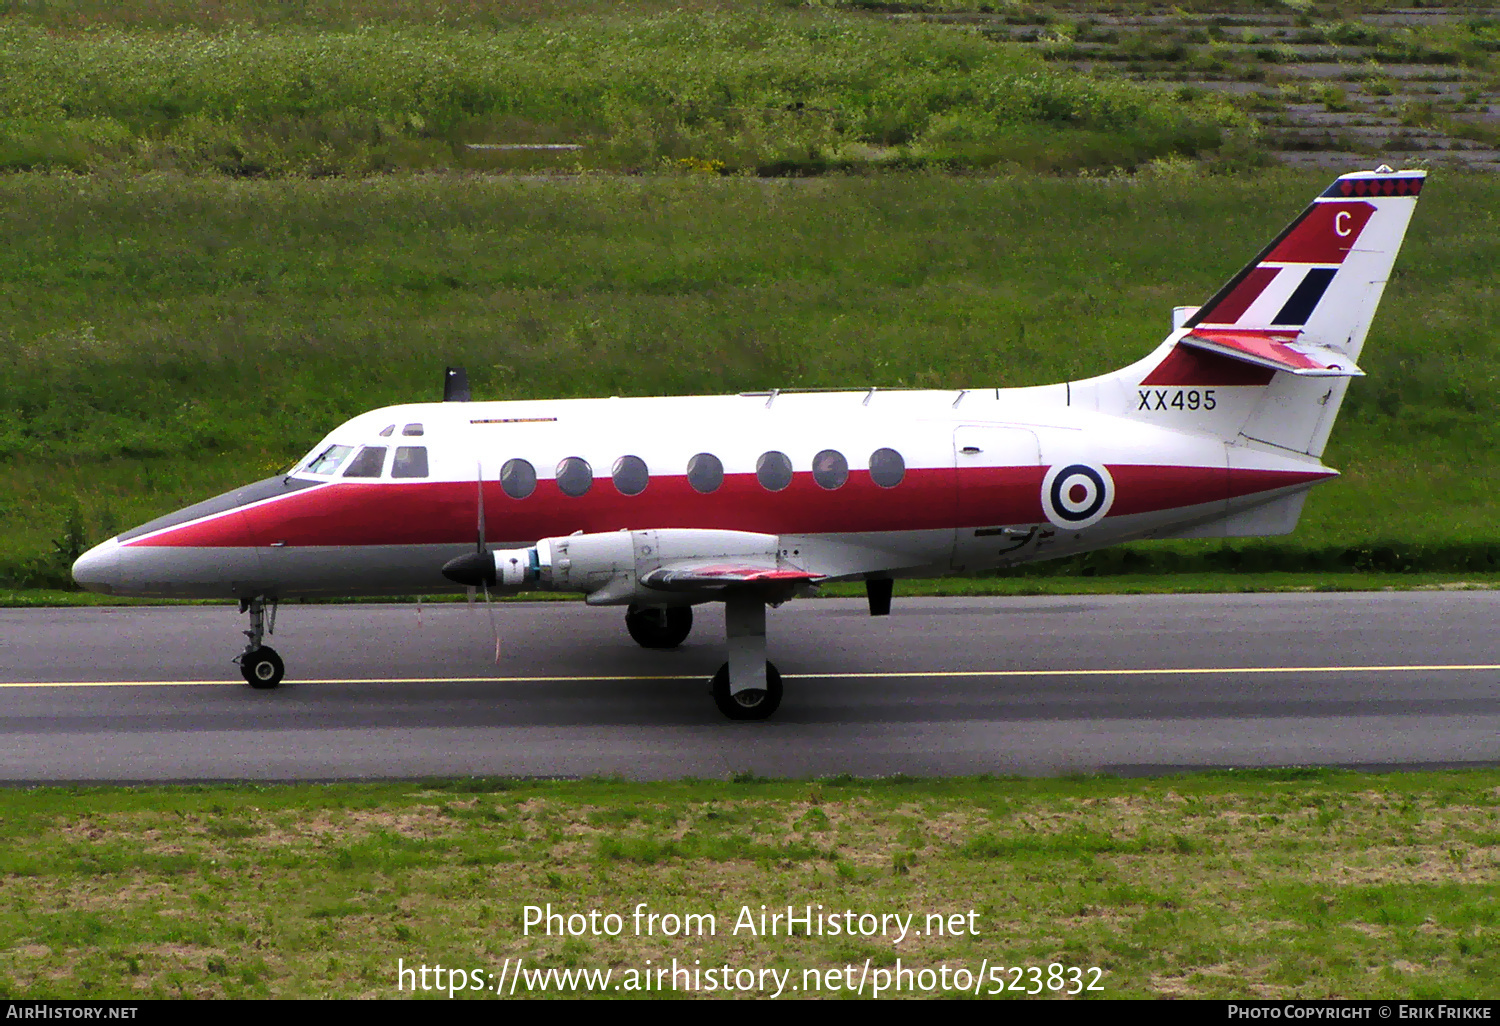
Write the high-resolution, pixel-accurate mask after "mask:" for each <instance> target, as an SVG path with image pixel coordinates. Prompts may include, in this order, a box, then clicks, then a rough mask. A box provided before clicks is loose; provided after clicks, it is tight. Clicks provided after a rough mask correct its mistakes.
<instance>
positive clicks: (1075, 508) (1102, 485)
mask: <svg viewBox="0 0 1500 1026" xmlns="http://www.w3.org/2000/svg"><path fill="white" fill-rule="evenodd" d="M1114 501H1115V482H1114V479H1113V478H1112V477H1110V476H1109V471H1108V470H1106V469H1105V468H1104V467H1102V466H1100V467H1091V466H1088V465H1087V464H1084V463H1073V464H1069V465H1068V466H1064V467H1053V468H1052V469H1051V470H1049V471H1047V476H1046V477H1045V478H1043V479H1042V512H1043V513H1045V514H1046V515H1047V519H1048V520H1050V521H1051V522H1052V523H1054V524H1056V525H1057V526H1058V527H1065V528H1072V529H1074V530H1077V529H1079V528H1083V527H1092V526H1093V525H1095V524H1097V523H1098V522H1099V521H1101V520H1103V519H1104V516H1105V514H1106V513H1108V512H1109V507H1110V506H1112V505H1113V504H1114Z"/></svg>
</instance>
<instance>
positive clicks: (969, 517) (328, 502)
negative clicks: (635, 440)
mask: <svg viewBox="0 0 1500 1026" xmlns="http://www.w3.org/2000/svg"><path fill="white" fill-rule="evenodd" d="M1109 470H1110V474H1111V475H1112V476H1113V478H1114V481H1115V489H1116V495H1115V501H1114V504H1113V506H1112V507H1111V509H1110V516H1111V517H1116V516H1125V515H1129V514H1133V513H1154V512H1161V511H1163V510H1170V509H1176V508H1179V507H1184V506H1199V505H1202V504H1204V503H1210V502H1222V501H1224V500H1225V499H1228V498H1233V497H1237V496H1242V495H1249V494H1253V493H1256V492H1263V491H1270V490H1274V489H1277V488H1285V487H1289V486H1291V485H1297V484H1306V483H1311V482H1312V481H1316V480H1320V479H1322V478H1325V477H1330V476H1332V474H1331V472H1294V471H1279V470H1229V469H1226V468H1224V467H1175V466H1138V465H1120V466H1111V467H1110V468H1109ZM1045 472H1046V468H1045V467H989V468H979V467H976V468H969V469H965V470H964V471H962V473H959V472H957V471H955V470H953V469H951V468H938V469H930V470H908V471H907V473H906V478H905V480H904V481H902V483H901V484H900V485H898V486H897V487H895V488H881V487H879V486H877V485H876V484H875V483H874V482H872V481H871V480H870V476H869V474H868V473H867V472H854V473H851V474H850V475H849V481H848V483H847V484H846V485H845V486H844V487H842V488H840V489H837V490H835V491H826V490H824V489H823V488H820V487H818V485H817V484H816V483H815V482H814V481H813V479H812V475H811V474H807V473H801V474H797V475H796V476H795V478H794V480H793V482H792V484H791V486H790V487H788V488H786V489H784V490H783V491H780V492H768V491H766V490H765V489H764V488H762V487H761V486H760V484H759V483H758V482H757V481H756V480H755V477H754V476H753V475H750V474H738V475H732V476H729V477H726V478H725V479H724V484H723V486H722V487H721V488H720V489H719V490H718V491H717V492H714V493H713V494H711V495H700V494H698V493H697V492H695V491H694V490H693V489H692V488H691V487H690V486H689V485H688V483H687V480H686V478H683V477H657V478H653V479H652V481H651V484H650V486H649V487H648V488H647V489H646V491H645V492H643V493H641V494H640V495H635V496H624V495H620V494H619V493H618V492H616V491H615V489H614V486H613V485H612V484H611V483H610V481H609V480H608V479H607V478H601V479H600V480H598V481H596V482H595V483H594V487H593V488H592V489H591V490H590V491H589V493H588V494H587V495H583V496H579V497H576V498H575V497H570V496H565V495H563V494H562V493H561V492H560V491H558V489H557V485H556V484H555V483H554V482H552V481H541V482H538V485H537V490H536V492H535V493H534V494H533V495H531V496H530V497H528V498H526V499H519V500H518V499H512V498H510V497H509V496H507V495H505V494H504V492H502V491H501V490H500V486H499V484H498V483H496V482H486V483H485V500H484V501H485V515H486V528H487V530H486V533H487V535H488V540H490V541H496V542H504V541H512V542H514V541H533V540H535V539H537V538H548V537H556V536H560V535H566V534H571V533H573V532H574V531H583V532H586V533H595V532H600V531H617V530H620V529H621V528H631V529H647V528H672V527H697V528H713V529H718V530H727V531H753V532H757V533H761V534H840V533H852V532H877V531H921V530H941V529H944V528H952V527H984V526H990V525H994V524H1034V523H1041V522H1042V521H1043V520H1044V519H1045V517H1044V515H1043V514H1042V506H1041V484H1042V478H1043V476H1044V474H1045ZM477 521H478V512H477V509H476V503H475V490H474V485H473V483H472V482H467V481H425V482H413V483H410V484H408V483H380V484H374V483H358V484H356V483H352V482H338V483H335V484H331V485H328V486H326V487H323V488H314V489H309V490H307V491H302V492H293V493H291V494H289V495H287V496H285V497H284V498H280V499H275V500H272V501H270V502H266V503H262V504H260V505H258V506H252V507H249V508H242V509H238V510H234V511H232V512H229V513H225V514H223V515H221V516H217V517H214V518H212V519H209V520H204V521H200V522H199V523H196V524H186V525H184V526H182V527H178V528H171V529H168V530H165V531H162V532H161V533H159V534H156V535H151V536H148V537H144V538H141V539H139V540H134V541H130V542H127V543H126V544H127V545H128V546H142V547H151V546H165V547H192V548H221V547H241V546H245V545H251V546H255V547H269V546H275V545H285V546H286V547H289V548H291V547H298V546H307V545H338V546H359V545H431V544H454V543H459V542H470V541H472V540H473V538H474V532H475V527H476V524H477Z"/></svg>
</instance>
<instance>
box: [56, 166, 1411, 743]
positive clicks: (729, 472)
mask: <svg viewBox="0 0 1500 1026" xmlns="http://www.w3.org/2000/svg"><path fill="white" fill-rule="evenodd" d="M1424 177H1425V175H1424V172H1421V171H1399V172H1394V171H1391V170H1390V169H1389V168H1386V167H1382V168H1380V169H1378V170H1376V171H1362V172H1358V173H1355V174H1348V175H1344V176H1342V177H1340V178H1339V179H1338V180H1337V181H1335V182H1334V183H1333V185H1332V186H1331V187H1330V188H1329V189H1328V190H1327V191H1326V192H1324V193H1323V194H1322V195H1320V196H1318V197H1317V198H1316V199H1315V200H1313V202H1312V204H1311V205H1310V206H1309V207H1308V208H1307V209H1306V210H1305V211H1303V213H1302V214H1301V216H1300V217H1298V218H1297V219H1296V220H1295V221H1293V222H1292V224H1291V225H1290V226H1288V227H1287V228H1286V229H1285V230H1284V231H1282V232H1281V234H1280V235H1278V236H1276V238H1275V239H1274V240H1273V241H1272V242H1271V243H1270V245H1268V246H1267V247H1266V248H1265V249H1264V250H1263V251H1262V252H1261V254H1260V255H1259V256H1257V257H1256V258H1255V259H1254V260H1252V261H1251V262H1250V263H1249V265H1248V266H1246V267H1245V268H1244V270H1242V271H1240V273H1239V274H1237V275H1235V276H1234V278H1232V279H1231V280H1230V281H1229V283H1228V284H1227V285H1225V286H1224V287H1223V288H1222V289H1220V290H1219V291H1218V293H1217V294H1215V295H1214V296H1213V298H1211V299H1210V300H1208V302H1207V303H1205V304H1204V305H1203V306H1202V307H1199V308H1197V309H1191V308H1181V309H1179V310H1178V312H1177V317H1176V320H1177V325H1176V327H1175V328H1174V330H1173V331H1172V333H1171V334H1170V335H1168V336H1167V338H1166V340H1165V341H1164V342H1162V343H1161V345H1159V346H1158V347H1157V348H1156V349H1155V350H1154V351H1153V352H1152V353H1151V355H1150V356H1148V357H1146V358H1145V359H1143V360H1141V361H1139V362H1137V363H1134V364H1131V365H1130V366H1128V367H1126V368H1124V369H1123V370H1119V371H1116V372H1114V373H1112V374H1106V375H1103V376H1101V377H1096V378H1089V379H1087V380H1084V381H1074V382H1069V383H1066V384H1060V385H1048V386H1041V387H1032V388H1007V389H1001V388H972V389H962V390H959V391H900V390H895V391H885V390H879V389H875V388H870V389H867V390H861V391H829V392H800V391H799V392H791V391H777V390H772V391H769V392H756V393H747V394H742V395H732V396H713V397H686V396H685V397H677V398H660V399H619V398H615V399H578V400H571V399H570V400H555V401H545V400H523V401H515V402H472V401H468V395H467V391H468V389H467V385H466V384H465V383H464V382H463V377H462V372H461V371H457V370H455V369H450V371H449V382H448V384H449V387H448V388H447V389H446V390H445V392H446V394H445V401H444V402H442V403H423V404H415V405H408V406H391V407H386V408H385V409H380V410H374V411H371V412H369V413H364V414H361V415H360V416H357V417H355V418H353V419H352V420H350V421H348V422H347V423H345V424H342V425H340V426H339V427H338V428H337V429H335V430H334V431H333V432H332V433H331V434H329V435H328V437H327V438H325V439H324V440H323V441H321V442H319V443H318V445H317V446H316V447H314V449H313V450H312V452H310V453H309V454H308V455H307V457H306V458H305V459H303V460H301V461H300V462H299V463H297V464H296V465H295V466H294V467H293V468H292V469H291V470H290V471H288V472H287V473H286V474H282V475H278V476H276V477H273V478H269V479H267V480H264V481H260V482H257V483H255V484H252V485H248V486H246V487H244V488H241V489H239V490H237V491H233V492H229V493H227V494H225V495H221V496H219V497H217V498H214V499H209V500H208V501H206V502H201V503H198V504H197V505H194V506H189V507H187V508H186V509H182V510H178V511H177V512H175V513H171V514H168V515H167V516H164V517H161V518H160V519H157V520H153V521H151V522H150V523H147V524H143V525H141V526H140V527H137V528H135V529H133V530H130V531H126V532H124V533H123V534H121V535H119V536H118V537H115V538H112V539H110V540H109V541H107V542H104V543H103V544H101V545H99V546H97V547H95V548H94V549H92V550H90V551H89V552H87V553H85V554H84V555H83V556H82V557H81V558H80V559H79V560H78V561H77V563H76V564H75V565H74V567H73V574H74V577H75V578H76V579H77V581H78V583H79V584H81V585H83V586H84V587H86V588H89V589H91V590H94V591H100V592H104V593H106V594H112V595H140V596H159V597H232V598H237V599H239V602H240V610H241V612H247V611H248V612H249V614H250V629H249V630H248V631H246V632H245V633H246V635H247V636H248V637H249V644H248V645H247V646H246V649H245V651H244V653H243V654H242V655H240V656H239V658H238V662H239V664H240V669H241V671H242V673H243V675H244V677H245V679H246V680H247V681H248V682H249V683H250V684H251V685H252V686H254V687H257V688H274V687H275V686H276V685H277V684H278V683H280V681H281V679H282V674H283V665H282V661H281V659H280V658H279V657H278V656H277V654H276V653H275V652H274V651H273V650H272V649H270V648H268V647H266V646H265V645H264V644H263V643H262V641H263V637H264V635H265V634H266V633H268V631H267V630H266V616H265V614H266V611H267V607H269V609H270V613H271V626H272V628H274V621H275V604H276V603H277V602H278V601H279V600H281V599H285V598H289V597H295V596H314V595H376V594H423V593H432V592H437V591H443V590H451V589H455V588H456V587H459V586H469V587H476V586H481V585H482V586H487V587H489V588H493V589H495V590H498V591H504V592H514V591H521V590H528V589H551V590H558V591H573V592H582V593H583V594H584V595H585V596H586V601H587V602H589V603H590V604H592V605H622V606H626V607H627V611H626V614H625V624H626V627H627V628H628V629H629V632H630V635H631V636H632V637H633V638H634V639H635V640H636V641H637V642H639V643H640V644H641V645H644V646H646V647H648V648H670V647H673V646H676V645H678V644H680V643H681V642H682V641H683V640H684V639H685V638H686V637H687V635H688V632H689V630H690V629H691V626H692V606H693V605H695V604H697V603H701V602H709V601H721V602H723V603H724V604H725V607H726V617H725V619H726V624H727V630H726V634H727V636H728V661H727V662H726V663H725V664H724V666H722V667H721V668H720V669H719V672H718V673H717V674H716V675H715V676H714V678H713V683H712V691H713V696H714V700H715V702H716V703H717V705H718V707H719V709H720V710H721V711H722V712H723V713H724V714H725V715H726V716H728V717H730V718H731V719H759V718H763V717H766V716H769V715H770V714H771V713H772V712H774V711H775V709H776V707H777V705H778V704H779V703H780V701H781V694H782V686H781V678H780V675H779V674H778V673H777V671H776V668H775V667H774V666H772V665H771V664H770V663H768V662H767V661H766V607H767V605H777V604H779V603H781V602H783V601H785V600H787V599H789V598H792V597H794V596H796V595H799V594H804V593H807V592H808V591H810V590H812V589H813V588H814V587H815V586H816V585H817V584H819V583H820V582H824V581H839V580H858V581H864V582H866V588H867V590H868V596H869V606H870V612H871V614H872V615H875V616H880V615H883V614H885V613H887V612H889V610H890V603H891V593H892V581H893V580H894V579H895V578H898V577H919V576H935V575H943V574H955V573H965V572H972V571H977V570H988V569H993V568H998V567H1007V566H1013V565H1015V564H1018V563H1023V562H1027V561H1031V560H1038V559H1052V558H1056V557H1058V556H1065V555H1069V554H1072V553H1078V552H1084V551H1087V550H1090V549H1097V548H1101V547H1103V546H1107V545H1114V544H1116V543H1118V542H1123V541H1128V540H1134V539H1145V538H1206V537H1215V538H1219V537H1242V536H1252V535H1278V534H1285V533H1287V532H1289V531H1291V530H1292V528H1293V527H1294V526H1295V525H1296V523H1297V518H1298V516H1299V514H1300V513H1301V509H1302V503H1303V500H1304V499H1305V498H1306V496H1307V492H1308V490H1309V489H1310V488H1311V487H1312V486H1313V485H1314V484H1316V483H1318V482H1319V481H1323V480H1326V479H1328V478H1331V477H1333V476H1335V475H1336V471H1333V470H1330V469H1328V468H1327V467H1325V466H1323V465H1322V462H1321V460H1320V456H1321V454H1322V452H1323V448H1324V445H1325V443H1326V441H1327V439H1328V434H1329V430H1330V429H1331V428H1332V426H1333V421H1334V417H1335V416H1336V415H1337V413H1338V409H1339V404H1340V402H1341V401H1342V400H1343V397H1344V392H1345V389H1346V388H1347V387H1348V383H1349V379H1350V378H1351V377H1353V376H1357V375H1360V374H1362V373H1363V372H1362V371H1361V370H1360V369H1359V368H1358V366H1357V365H1356V363H1355V361H1356V360H1357V359H1358V358H1359V355H1360V349H1361V347H1362V346H1363V344H1364V341H1365V335H1366V332H1367V331H1368V329H1369V326H1370V320H1371V318H1372V317H1373V315H1374V313H1375V308H1376V304H1377V303H1378V302H1379V300H1380V296H1381V293H1382V291H1383V290H1384V288H1385V283H1386V280H1387V279H1388V278H1389V276H1390V272H1391V266H1392V263H1393V262H1394V260H1395V257H1396V252H1397V250H1398V249H1399V248H1400V245H1401V240H1402V238H1403V236H1404V235H1405V233H1406V228H1407V224H1408V223H1409V221H1410V219H1411V215H1412V212H1413V210H1414V209H1415V207H1416V201H1417V196H1418V194H1419V193H1420V192H1421V189H1422V184H1423V180H1424ZM476 536H477V537H476Z"/></svg>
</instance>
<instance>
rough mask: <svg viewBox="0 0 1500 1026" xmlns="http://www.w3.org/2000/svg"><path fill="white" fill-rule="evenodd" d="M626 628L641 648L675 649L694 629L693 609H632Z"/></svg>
mask: <svg viewBox="0 0 1500 1026" xmlns="http://www.w3.org/2000/svg"><path fill="white" fill-rule="evenodd" d="M625 629H626V630H627V631H629V632H630V636H631V637H632V638H634V639H635V643H636V644H637V645H640V646H641V647H642V648H676V647H677V646H678V645H680V644H682V643H683V642H684V641H686V640H687V636H688V634H690V633H691V632H692V630H693V607H692V606H666V607H665V608H664V607H662V606H631V607H630V609H629V610H628V611H627V612H626V613H625Z"/></svg>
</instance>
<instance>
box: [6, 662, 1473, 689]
mask: <svg viewBox="0 0 1500 1026" xmlns="http://www.w3.org/2000/svg"><path fill="white" fill-rule="evenodd" d="M1496 670H1500V663H1448V664H1433V665H1426V666H1424V665H1418V666H1192V667H1172V666H1166V667H1154V668H1145V669H1129V668H1127V669H1115V670H888V671H858V672H850V673H786V674H782V679H783V680H941V679H963V678H970V679H987V678H999V677H1184V676H1213V675H1218V676H1231V675H1235V674H1266V673H1464V672H1473V673H1478V672H1493V671H1496ZM704 679H705V675H704V674H696V673H695V674H670V675H660V676H618V675H612V674H594V675H590V676H579V677H368V678H364V677H361V678H355V677H350V678H340V679H328V680H288V681H285V682H284V683H287V684H585V683H591V682H598V681H645V680H704ZM224 684H234V685H237V686H242V685H243V684H244V682H243V681H239V680H69V681H15V682H10V683H3V682H0V688H165V687H206V686H217V685H224Z"/></svg>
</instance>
